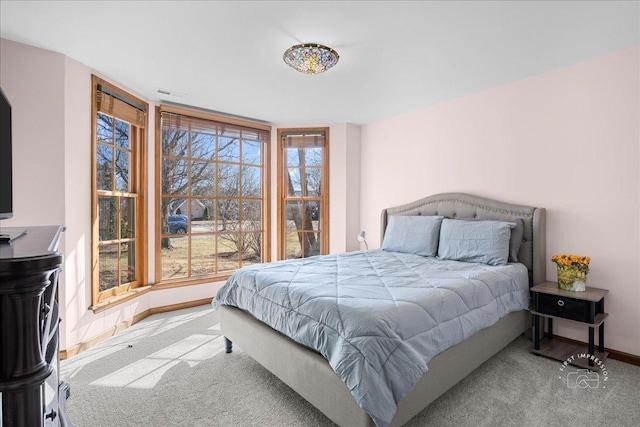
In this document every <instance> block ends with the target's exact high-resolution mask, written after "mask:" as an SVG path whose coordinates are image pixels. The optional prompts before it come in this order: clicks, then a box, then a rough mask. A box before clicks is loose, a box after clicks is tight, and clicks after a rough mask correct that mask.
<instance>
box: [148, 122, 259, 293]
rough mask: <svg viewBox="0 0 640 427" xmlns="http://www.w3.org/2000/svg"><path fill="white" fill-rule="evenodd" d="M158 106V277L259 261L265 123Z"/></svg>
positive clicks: (189, 275)
mask: <svg viewBox="0 0 640 427" xmlns="http://www.w3.org/2000/svg"><path fill="white" fill-rule="evenodd" d="M159 114H160V131H159V134H160V135H161V141H160V149H159V151H160V153H161V155H160V156H159V162H160V165H159V167H158V170H159V171H160V173H159V181H160V185H159V188H160V189H161V193H160V202H159V215H158V217H159V221H160V227H159V228H160V236H159V239H158V240H159V246H160V249H159V257H158V259H159V268H158V277H159V278H160V280H161V281H173V280H185V279H197V278H202V277H210V276H218V275H224V274H229V273H230V272H232V271H234V270H236V269H238V268H241V267H244V266H246V265H251V264H255V263H259V262H263V260H264V259H265V249H266V248H263V247H262V242H265V241H266V239H265V235H266V229H267V224H266V221H265V220H264V218H265V217H266V205H265V200H266V197H267V196H266V193H267V192H266V184H265V183H266V177H267V174H266V170H265V169H266V168H265V159H266V151H267V150H266V147H267V143H268V138H269V133H268V131H266V130H263V129H252V128H248V127H243V126H237V125H233V124H230V123H225V122H221V121H218V120H208V119H206V118H200V117H191V116H188V115H185V114H177V113H175V112H168V111H162V110H161V111H160V113H159ZM178 224H179V225H178Z"/></svg>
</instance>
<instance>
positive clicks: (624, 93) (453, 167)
mask: <svg viewBox="0 0 640 427" xmlns="http://www.w3.org/2000/svg"><path fill="white" fill-rule="evenodd" d="M639 53H640V48H638V47H636V48H633V49H629V50H625V51H622V52H619V53H616V54H612V55H608V56H604V57H600V58H597V59H595V60H591V61H587V62H583V63H580V64H577V65H574V66H571V67H567V68H564V69H560V70H557V71H553V72H549V73H546V74H543V75H540V76H536V77H533V78H529V79H526V80H522V81H518V82H515V83H513V84H508V85H505V86H501V87H498V88H495V89H491V90H487V91H484V92H481V93H477V94H473V95H469V96H466V97H463V98H460V99H456V100H453V101H450V102H446V103H442V104H438V105H435V106H432V107H428V108H424V109H420V110H417V111H413V112H410V113H407V114H404V115H400V116H397V117H393V118H389V119H386V120H382V121H379V122H375V123H372V124H369V125H367V126H364V127H363V129H362V182H361V208H360V209H361V210H360V211H361V222H362V225H363V227H364V228H365V229H366V230H367V232H368V233H367V235H368V236H370V237H369V245H370V247H377V246H379V241H378V240H379V235H378V230H379V215H380V211H381V209H383V208H384V207H388V206H395V205H398V204H403V203H406V202H410V201H412V200H414V199H418V198H421V197H424V196H427V195H430V194H436V193H442V192H450V191H458V192H467V193H474V194H477V195H480V196H486V197H490V198H494V199H499V200H504V201H508V202H513V203H519V204H527V205H532V206H538V207H544V208H546V209H547V255H548V257H549V258H550V257H551V255H554V254H561V253H575V254H581V255H588V256H590V257H591V258H592V263H591V273H590V275H589V283H588V285H590V286H593V287H600V288H606V289H609V291H610V293H609V295H608V296H607V298H606V311H607V312H609V313H610V317H609V318H608V320H607V322H606V345H607V347H609V348H613V349H616V350H619V351H624V352H628V353H632V354H635V355H640V327H639V326H638V325H640V308H639V307H640V237H639V236H640V206H639V203H640V202H639V200H640V198H639V194H640V162H639V158H640V152H639V149H640V133H639V122H640V120H639V117H640V109H639V105H640V86H639V83H638V81H639V78H640V69H639V61H640V58H639V56H640V55H639ZM555 274H556V270H555V265H554V264H553V263H551V261H550V260H549V261H548V263H547V279H549V280H555V277H556V276H555ZM558 323H559V324H560V323H561V322H558ZM565 325H566V322H565V323H564V324H562V325H559V326H560V327H559V328H557V329H558V332H559V333H560V335H564V336H567V337H570V338H574V339H579V340H582V341H586V340H587V332H586V328H581V327H579V326H575V327H574V326H565Z"/></svg>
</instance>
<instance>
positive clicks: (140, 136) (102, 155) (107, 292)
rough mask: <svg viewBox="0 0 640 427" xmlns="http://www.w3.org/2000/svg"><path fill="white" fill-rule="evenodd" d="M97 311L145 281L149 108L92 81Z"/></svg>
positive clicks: (94, 294) (95, 79) (94, 301)
mask: <svg viewBox="0 0 640 427" xmlns="http://www.w3.org/2000/svg"><path fill="white" fill-rule="evenodd" d="M92 85H93V86H92V87H93V108H92V111H93V112H92V117H93V120H92V134H93V162H92V165H93V172H92V177H93V178H92V180H93V189H94V191H93V204H92V223H93V239H92V242H93V246H92V251H93V255H92V259H93V264H92V265H93V286H92V304H93V306H94V308H95V307H96V306H98V305H99V304H100V303H101V302H104V301H105V300H107V299H109V298H110V297H114V296H117V295H120V294H123V293H125V292H127V291H131V290H132V289H135V288H137V287H139V286H140V285H141V284H143V283H144V282H145V280H146V277H145V273H146V268H145V263H146V256H145V245H144V242H143V239H142V234H141V231H142V230H143V226H144V224H145V221H144V210H145V204H144V192H143V188H144V184H145V179H144V177H145V175H146V167H145V162H144V157H145V156H144V145H145V141H146V134H145V127H146V121H147V115H146V111H147V108H148V106H147V104H146V103H144V102H142V101H141V100H139V99H138V98H136V97H134V96H132V95H130V94H128V93H126V92H124V91H122V90H120V89H118V88H117V87H115V86H113V85H111V84H109V83H107V82H105V81H104V80H102V79H100V78H98V77H96V76H92Z"/></svg>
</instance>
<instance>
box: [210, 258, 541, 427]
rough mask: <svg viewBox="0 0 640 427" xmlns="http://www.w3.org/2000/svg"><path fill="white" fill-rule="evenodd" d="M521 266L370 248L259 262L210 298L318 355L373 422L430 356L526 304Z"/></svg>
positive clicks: (387, 419) (388, 414)
mask: <svg viewBox="0 0 640 427" xmlns="http://www.w3.org/2000/svg"><path fill="white" fill-rule="evenodd" d="M528 283H529V280H528V274H527V269H526V267H525V266H524V265H522V264H519V263H513V264H508V265H506V266H499V267H493V266H488V265H484V264H473V263H464V262H458V261H446V260H439V259H437V258H426V257H422V256H418V255H411V254H404V253H398V252H388V251H383V250H371V251H366V252H348V253H343V254H337V255H322V256H316V257H311V258H305V259H296V260H288V261H279V262H273V263H269V264H258V265H253V266H250V267H245V268H242V269H241V270H238V271H237V272H235V273H234V274H233V275H232V276H231V277H230V278H229V280H228V281H227V283H226V284H225V285H224V286H223V287H222V288H221V289H220V290H219V291H218V294H217V295H216V298H215V299H214V301H213V307H214V308H215V309H217V308H218V307H219V306H220V305H221V304H226V305H232V306H235V307H238V308H240V309H243V310H246V311H248V312H250V313H251V314H252V315H253V316H254V317H256V318H257V319H259V320H261V321H262V322H264V323H266V324H267V325H269V326H271V327H272V328H273V329H276V330H277V331H280V332H281V333H283V334H285V335H287V336H289V337H291V338H292V339H294V340H295V341H297V342H299V343H300V344H302V345H305V346H307V347H310V348H312V349H314V350H316V351H317V352H318V353H320V354H322V355H323V356H324V357H325V358H326V359H327V360H328V361H329V364H330V365H331V367H332V368H333V369H334V371H335V372H336V373H337V374H338V375H340V377H341V378H342V379H343V380H344V381H345V383H346V384H347V386H348V387H349V389H350V390H351V393H352V394H353V397H354V398H355V400H356V402H357V403H358V405H359V406H360V407H361V408H362V409H363V410H364V411H366V412H367V413H368V414H369V415H370V416H371V418H372V419H373V421H374V422H375V423H376V425H377V426H381V427H382V426H388V425H389V424H390V423H391V420H392V418H393V416H394V414H395V412H396V409H397V405H398V402H400V400H401V399H402V398H403V397H404V396H405V395H406V394H407V393H409V392H410V391H411V389H412V388H413V387H414V385H415V384H416V382H417V381H418V380H419V379H420V377H421V376H422V375H423V374H424V373H425V372H426V371H427V363H428V362H429V360H430V359H431V358H433V357H434V356H436V355H437V354H439V353H440V352H442V351H444V350H446V349H447V348H449V347H451V346H453V345H455V344H457V343H459V342H461V341H463V340H465V339H466V338H468V337H470V336H471V335H473V334H475V333H476V332H478V331H479V330H481V329H483V328H486V327H488V326H491V325H493V324H494V323H496V322H497V321H498V320H499V319H500V318H501V317H503V316H505V315H506V314H508V313H510V312H512V311H517V310H522V309H525V308H527V307H528V306H529V285H528Z"/></svg>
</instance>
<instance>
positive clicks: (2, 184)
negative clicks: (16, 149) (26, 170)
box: [0, 88, 13, 219]
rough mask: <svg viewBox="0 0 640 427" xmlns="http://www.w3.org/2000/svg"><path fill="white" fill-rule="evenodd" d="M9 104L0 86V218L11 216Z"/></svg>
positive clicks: (11, 168) (11, 184)
mask: <svg viewBox="0 0 640 427" xmlns="http://www.w3.org/2000/svg"><path fill="white" fill-rule="evenodd" d="M12 177H13V164H12V160H11V104H9V100H8V99H7V97H6V96H5V94H4V92H3V91H2V88H0V219H7V218H11V217H12V216H13V180H12Z"/></svg>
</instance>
